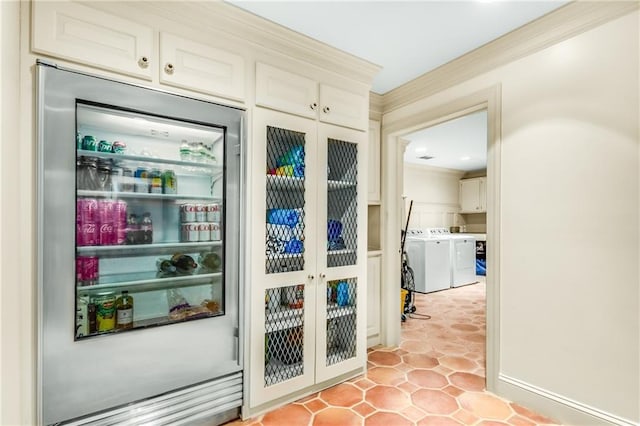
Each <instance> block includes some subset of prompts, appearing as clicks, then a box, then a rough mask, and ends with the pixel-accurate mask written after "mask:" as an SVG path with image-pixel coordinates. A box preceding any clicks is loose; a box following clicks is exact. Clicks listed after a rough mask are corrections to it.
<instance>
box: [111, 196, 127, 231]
mask: <svg viewBox="0 0 640 426" xmlns="http://www.w3.org/2000/svg"><path fill="white" fill-rule="evenodd" d="M113 217H114V223H116V224H123V225H125V226H126V224H127V202H126V201H124V200H117V201H116V202H115V206H114V215H113Z"/></svg>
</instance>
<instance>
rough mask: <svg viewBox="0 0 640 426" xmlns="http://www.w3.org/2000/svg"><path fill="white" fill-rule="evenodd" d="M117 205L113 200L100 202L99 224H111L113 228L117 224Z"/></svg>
mask: <svg viewBox="0 0 640 426" xmlns="http://www.w3.org/2000/svg"><path fill="white" fill-rule="evenodd" d="M115 207H116V203H115V202H114V201H113V200H100V201H98V222H99V223H100V224H101V225H102V224H106V223H110V224H111V225H112V226H113V223H114V222H115Z"/></svg>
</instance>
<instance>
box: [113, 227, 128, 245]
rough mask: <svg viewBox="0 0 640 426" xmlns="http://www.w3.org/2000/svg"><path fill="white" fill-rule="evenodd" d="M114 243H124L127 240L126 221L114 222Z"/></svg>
mask: <svg viewBox="0 0 640 426" xmlns="http://www.w3.org/2000/svg"><path fill="white" fill-rule="evenodd" d="M115 228H116V244H118V245H121V244H126V242H127V222H124V223H116V224H115Z"/></svg>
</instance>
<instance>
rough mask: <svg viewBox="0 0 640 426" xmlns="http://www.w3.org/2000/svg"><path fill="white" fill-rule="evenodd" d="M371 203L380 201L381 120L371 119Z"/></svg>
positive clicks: (369, 190)
mask: <svg viewBox="0 0 640 426" xmlns="http://www.w3.org/2000/svg"><path fill="white" fill-rule="evenodd" d="M368 172H369V179H368V183H369V186H368V191H367V194H368V195H367V198H368V200H369V203H379V202H380V122H379V121H376V120H369V170H368Z"/></svg>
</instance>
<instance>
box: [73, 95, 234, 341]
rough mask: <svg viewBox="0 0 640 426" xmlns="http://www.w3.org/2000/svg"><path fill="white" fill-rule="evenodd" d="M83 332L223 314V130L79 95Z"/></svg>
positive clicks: (79, 320) (80, 335)
mask: <svg viewBox="0 0 640 426" xmlns="http://www.w3.org/2000/svg"><path fill="white" fill-rule="evenodd" d="M76 132H77V133H76V303H75V307H76V321H75V330H76V335H75V337H76V340H78V339H84V338H87V337H92V336H101V335H110V334H113V333H122V332H125V331H128V330H132V329H139V328H144V327H152V326H160V325H165V324H170V323H174V322H181V321H190V320H196V319H201V318H207V317H212V316H220V315H224V313H225V306H224V300H225V296H224V292H225V287H224V282H225V280H224V276H225V275H224V270H223V265H224V255H225V247H224V240H225V239H224V234H225V227H224V223H225V220H224V216H225V204H224V190H223V188H224V187H225V186H224V185H225V172H224V170H225V169H224V167H223V165H224V164H223V162H224V158H225V153H224V149H225V148H224V146H225V143H224V138H225V129H224V128H217V127H213V126H210V125H203V124H200V123H195V122H193V123H192V122H188V121H177V120H173V119H170V118H166V117H161V116H155V115H149V114H145V113H141V112H137V111H131V110H124V109H119V108H116V107H111V106H107V105H100V104H95V103H90V102H86V103H85V102H83V101H77V102H76Z"/></svg>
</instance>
